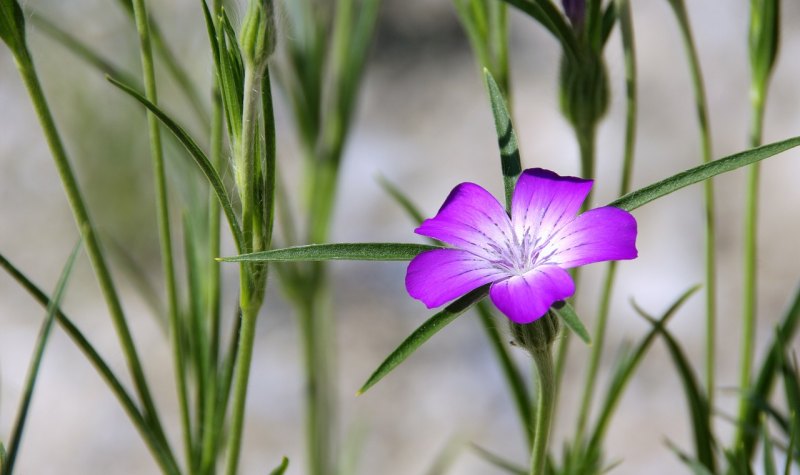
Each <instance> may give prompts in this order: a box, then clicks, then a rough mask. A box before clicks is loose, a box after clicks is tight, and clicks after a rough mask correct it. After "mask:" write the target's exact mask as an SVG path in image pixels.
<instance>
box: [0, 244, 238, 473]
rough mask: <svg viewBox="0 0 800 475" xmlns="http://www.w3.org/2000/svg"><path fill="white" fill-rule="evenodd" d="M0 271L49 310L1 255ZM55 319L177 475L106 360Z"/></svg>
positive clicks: (161, 461)
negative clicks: (9, 276)
mask: <svg viewBox="0 0 800 475" xmlns="http://www.w3.org/2000/svg"><path fill="white" fill-rule="evenodd" d="M0 267H2V268H4V269H5V270H6V271H7V272H8V273H9V274H10V275H11V277H13V278H14V280H16V281H17V282H18V283H19V284H20V285H21V286H22V287H23V288H24V289H25V290H26V291H28V293H30V294H31V295H32V296H33V298H34V299H35V300H36V301H37V302H39V304H41V305H42V306H45V307H49V305H50V298H48V296H47V295H45V293H44V292H42V290H41V289H39V288H38V287H37V286H36V285H35V284H34V283H33V282H32V281H31V280H30V279H28V278H27V277H26V276H25V275H24V274H23V273H22V272H20V270H19V269H17V268H16V267H15V266H14V265H13V264H11V262H9V261H8V260H7V259H6V258H5V257H4V256H3V255H2V254H0ZM56 318H57V319H58V323H59V324H61V327H62V329H63V330H64V332H65V333H66V334H67V335H68V336H69V337H70V338H71V339H72V341H73V342H74V343H75V345H76V346H77V347H78V348H79V349H80V350H81V351H82V352H83V354H84V356H86V359H88V360H89V362H90V363H91V364H92V365H93V366H94V367H95V369H96V370H97V372H98V373H99V374H100V376H101V377H102V378H103V380H104V381H105V382H106V384H108V386H109V388H110V389H111V392H113V393H114V395H115V396H116V397H117V399H118V400H119V402H120V405H121V406H122V408H123V409H124V410H125V412H126V413H127V414H128V416H129V417H130V419H131V421H132V422H133V425H134V426H135V427H136V429H138V430H139V433H140V434H141V435H142V438H143V439H144V441H145V442H146V443H147V446H148V448H149V449H150V450H151V451H152V452H153V454H154V456H155V457H156V458H157V459H158V461H159V464H160V465H161V467H162V468H163V469H164V471H165V472H166V473H177V468H176V469H175V470H171V468H170V467H172V466H173V464H174V462H173V461H172V456H171V454H170V453H169V450H168V448H167V447H165V446H164V445H163V444H164V443H163V442H162V440H160V439H159V438H158V435H157V434H156V433H155V431H154V430H153V429H151V428H150V427H148V423H147V422H145V420H144V417H143V416H142V414H141V413H140V412H139V408H138V405H137V403H136V402H134V401H133V399H132V398H131V396H130V394H129V393H128V391H127V390H126V389H125V387H124V386H123V385H122V383H121V382H120V381H119V378H117V376H116V375H115V374H114V372H113V371H112V370H111V367H110V366H109V365H108V364H107V363H106V362H105V360H103V358H102V356H100V354H99V353H98V352H97V350H96V349H95V348H94V347H93V346H92V344H91V343H90V342H89V340H87V339H86V337H85V336H84V335H83V333H81V331H80V330H79V329H78V327H77V326H75V324H74V323H73V322H72V320H71V319H70V318H69V317H67V315H65V314H64V313H63V312H61V311H58V312H57V313H56ZM236 321H238V320H236Z"/></svg>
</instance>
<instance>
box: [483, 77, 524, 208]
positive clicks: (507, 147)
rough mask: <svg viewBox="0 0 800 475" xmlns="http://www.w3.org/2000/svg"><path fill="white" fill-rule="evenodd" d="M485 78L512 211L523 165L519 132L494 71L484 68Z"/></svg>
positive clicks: (508, 206)
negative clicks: (512, 201) (515, 131)
mask: <svg viewBox="0 0 800 475" xmlns="http://www.w3.org/2000/svg"><path fill="white" fill-rule="evenodd" d="M483 79H484V81H485V83H486V90H487V91H488V93H489V101H490V102H491V103H492V114H493V115H494V127H495V130H496V131H497V144H498V145H499V146H500V165H501V167H502V169H503V186H504V188H505V192H506V211H507V212H509V213H510V212H511V197H512V196H514V187H515V186H517V178H519V175H520V173H522V165H521V164H520V159H519V144H518V143H517V134H516V133H514V125H513V124H512V123H511V114H510V113H509V112H508V106H507V105H506V101H505V99H504V98H503V94H502V93H501V92H500V88H499V87H498V86H497V83H496V82H495V80H494V78H493V77H492V73H490V72H489V70H488V69H486V68H483Z"/></svg>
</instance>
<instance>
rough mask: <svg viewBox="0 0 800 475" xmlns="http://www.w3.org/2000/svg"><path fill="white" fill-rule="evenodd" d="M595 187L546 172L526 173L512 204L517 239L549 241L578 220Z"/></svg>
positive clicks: (588, 183)
mask: <svg viewBox="0 0 800 475" xmlns="http://www.w3.org/2000/svg"><path fill="white" fill-rule="evenodd" d="M592 183H593V182H592V180H584V179H582V178H576V177H572V176H560V175H558V174H556V173H554V172H551V171H550V170H544V169H542V168H531V169H528V170H525V171H524V172H523V173H522V175H520V177H519V180H517V186H516V188H514V197H513V198H512V200H511V222H512V223H513V226H514V231H515V232H516V233H517V236H519V237H523V236H525V235H526V233H528V234H529V235H530V236H534V237H538V238H539V239H540V240H541V241H545V240H547V238H548V237H550V235H551V234H553V232H555V231H557V230H558V229H559V228H561V227H562V226H564V225H565V224H567V223H568V222H570V221H571V220H572V219H573V218H575V215H577V214H578V211H579V210H580V207H581V204H582V203H583V201H584V200H585V199H586V196H587V195H588V194H589V191H590V190H591V189H592Z"/></svg>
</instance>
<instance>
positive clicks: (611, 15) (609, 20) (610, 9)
mask: <svg viewBox="0 0 800 475" xmlns="http://www.w3.org/2000/svg"><path fill="white" fill-rule="evenodd" d="M617 7H618V5H617V3H616V2H610V3H609V4H608V6H607V7H606V11H605V12H603V20H602V21H603V24H602V26H601V35H602V38H601V41H602V44H603V45H605V44H606V42H608V38H610V37H611V32H612V31H614V25H615V24H616V23H617V15H618V13H619V12H618V11H617ZM601 49H602V48H601Z"/></svg>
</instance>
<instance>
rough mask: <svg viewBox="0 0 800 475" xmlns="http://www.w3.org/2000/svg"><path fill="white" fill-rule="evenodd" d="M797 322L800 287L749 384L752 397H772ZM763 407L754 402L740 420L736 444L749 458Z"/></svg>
mask: <svg viewBox="0 0 800 475" xmlns="http://www.w3.org/2000/svg"><path fill="white" fill-rule="evenodd" d="M798 324H800V286H799V287H798V288H797V290H795V294H794V297H793V299H792V302H791V304H790V305H789V308H788V309H787V311H786V313H785V314H784V316H783V319H782V320H781V323H780V324H779V325H778V328H777V330H776V331H775V339H774V341H773V342H772V344H771V345H770V346H769V351H768V353H767V357H766V358H765V360H764V362H763V363H762V365H761V369H760V370H759V372H758V377H757V378H756V380H755V383H754V384H753V385H752V386H751V387H750V397H751V400H761V401H767V400H769V395H770V393H771V392H772V387H773V385H774V382H775V379H776V378H777V377H778V374H779V372H780V371H781V361H782V359H783V354H784V348H785V347H786V345H788V343H789V342H790V341H791V340H792V338H793V337H794V334H795V331H796V330H797V327H798ZM760 412H761V409H760V408H759V407H756V405H755V404H752V405H750V406H749V407H748V408H747V411H746V413H745V415H744V417H742V418H741V420H740V421H739V423H738V426H737V433H736V439H735V442H734V444H733V445H734V447H742V451H743V452H744V453H745V455H746V456H747V458H748V460H750V459H752V457H753V454H754V453H755V449H756V445H757V439H758V430H757V429H755V430H753V429H754V428H757V427H758V423H759V421H760Z"/></svg>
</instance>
